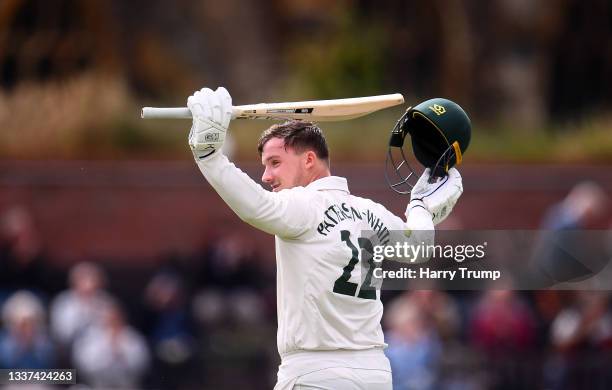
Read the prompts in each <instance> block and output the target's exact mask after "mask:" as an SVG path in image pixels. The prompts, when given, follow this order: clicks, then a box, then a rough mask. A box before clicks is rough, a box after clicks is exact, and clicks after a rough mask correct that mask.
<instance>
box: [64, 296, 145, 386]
mask: <svg viewBox="0 0 612 390" xmlns="http://www.w3.org/2000/svg"><path fill="white" fill-rule="evenodd" d="M72 356H73V363H74V366H75V367H76V369H77V370H79V374H80V375H82V377H83V378H84V379H85V381H86V383H87V384H89V385H91V386H93V387H96V388H133V387H138V386H139V384H140V380H141V378H142V376H143V375H144V374H145V370H146V369H147V367H148V365H149V360H150V357H149V350H148V349H147V345H146V342H145V339H144V338H143V337H142V336H141V335H140V333H138V332H137V331H136V330H134V329H132V328H131V327H130V326H129V325H128V324H127V322H126V320H125V317H124V314H123V312H122V310H121V309H120V307H119V306H118V304H117V303H114V302H109V303H107V304H106V305H105V306H104V311H103V319H102V321H101V322H100V323H98V324H95V325H94V326H92V327H90V328H89V329H88V330H87V331H86V332H85V334H84V335H83V336H81V337H80V338H79V339H78V340H76V341H75V343H74V347H73V355H72Z"/></svg>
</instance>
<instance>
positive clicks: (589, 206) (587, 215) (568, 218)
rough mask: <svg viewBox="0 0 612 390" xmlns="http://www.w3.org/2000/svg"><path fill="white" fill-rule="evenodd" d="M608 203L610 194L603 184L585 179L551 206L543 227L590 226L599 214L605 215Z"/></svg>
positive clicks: (561, 228) (552, 228)
mask: <svg viewBox="0 0 612 390" xmlns="http://www.w3.org/2000/svg"><path fill="white" fill-rule="evenodd" d="M607 205H608V196H607V194H606V193H605V191H604V190H603V189H602V188H601V186H600V185H599V184H597V183H595V182H592V181H583V182H581V183H578V184H576V185H575V186H574V187H573V188H572V189H571V190H570V192H569V193H568V194H567V196H566V197H565V198H564V199H563V200H562V201H561V202H559V203H558V204H556V205H554V206H553V207H551V208H550V210H549V211H548V212H547V214H546V216H545V217H544V220H543V223H542V227H543V228H544V229H550V230H565V229H584V228H589V227H591V225H592V224H593V222H595V221H597V217H598V216H601V215H604V211H605V210H606V208H607Z"/></svg>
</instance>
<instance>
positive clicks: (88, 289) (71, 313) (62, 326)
mask: <svg viewBox="0 0 612 390" xmlns="http://www.w3.org/2000/svg"><path fill="white" fill-rule="evenodd" d="M104 284H105V276H104V273H103V271H102V269H101V268H100V267H98V266H97V265H96V264H93V263H79V264H77V265H75V266H74V267H73V268H72V269H71V270H70V288H69V289H68V290H66V291H64V292H62V293H61V294H59V295H58V296H57V297H56V298H55V299H54V300H53V303H52V305H51V330H52V333H53V335H54V337H55V338H56V340H57V341H59V342H60V344H61V346H62V347H64V348H66V349H68V350H69V349H70V347H71V345H72V343H73V342H74V341H75V340H76V339H77V338H78V337H79V336H80V335H82V334H83V333H84V332H85V331H86V330H87V329H88V328H89V327H90V326H91V325H93V324H95V323H97V322H98V321H100V318H101V316H102V313H103V310H104V307H105V305H107V304H108V302H109V300H110V297H109V295H108V294H107V293H106V292H105V291H104V290H103V288H104Z"/></svg>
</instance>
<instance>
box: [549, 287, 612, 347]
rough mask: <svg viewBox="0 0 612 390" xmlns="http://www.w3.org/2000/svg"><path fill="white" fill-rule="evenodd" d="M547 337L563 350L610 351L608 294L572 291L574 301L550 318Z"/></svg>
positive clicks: (611, 326) (611, 324)
mask: <svg viewBox="0 0 612 390" xmlns="http://www.w3.org/2000/svg"><path fill="white" fill-rule="evenodd" d="M550 337H551V343H552V345H553V346H554V347H555V349H557V350H559V351H562V352H569V351H575V350H576V349H579V348H586V347H591V348H595V349H610V350H612V312H611V311H610V293H609V292H608V291H575V300H574V302H573V303H572V304H571V305H569V306H567V307H566V308H565V309H563V310H562V311H561V312H560V313H559V314H558V315H557V316H556V317H555V319H554V320H553V323H552V325H551V334H550Z"/></svg>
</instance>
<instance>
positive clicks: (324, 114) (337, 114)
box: [141, 93, 404, 122]
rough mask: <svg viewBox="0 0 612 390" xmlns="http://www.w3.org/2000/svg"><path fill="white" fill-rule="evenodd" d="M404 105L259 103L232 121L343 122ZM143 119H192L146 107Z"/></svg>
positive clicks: (361, 100)
mask: <svg viewBox="0 0 612 390" xmlns="http://www.w3.org/2000/svg"><path fill="white" fill-rule="evenodd" d="M403 102H404V97H403V96H402V95H401V94H399V93H395V94H391V95H378V96H365V97H357V98H348V99H332V100H311V101H303V102H286V103H258V104H248V105H242V106H234V107H233V113H232V119H268V120H282V119H302V120H310V121H321V122H323V121H342V120H348V119H353V118H358V117H361V116H364V115H368V114H371V113H372V112H375V111H378V110H382V109H384V108H388V107H393V106H396V105H398V104H402V103H403ZM141 117H142V118H191V112H190V111H189V109H187V108H185V107H175V108H155V107H144V108H143V109H142V113H141Z"/></svg>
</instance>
